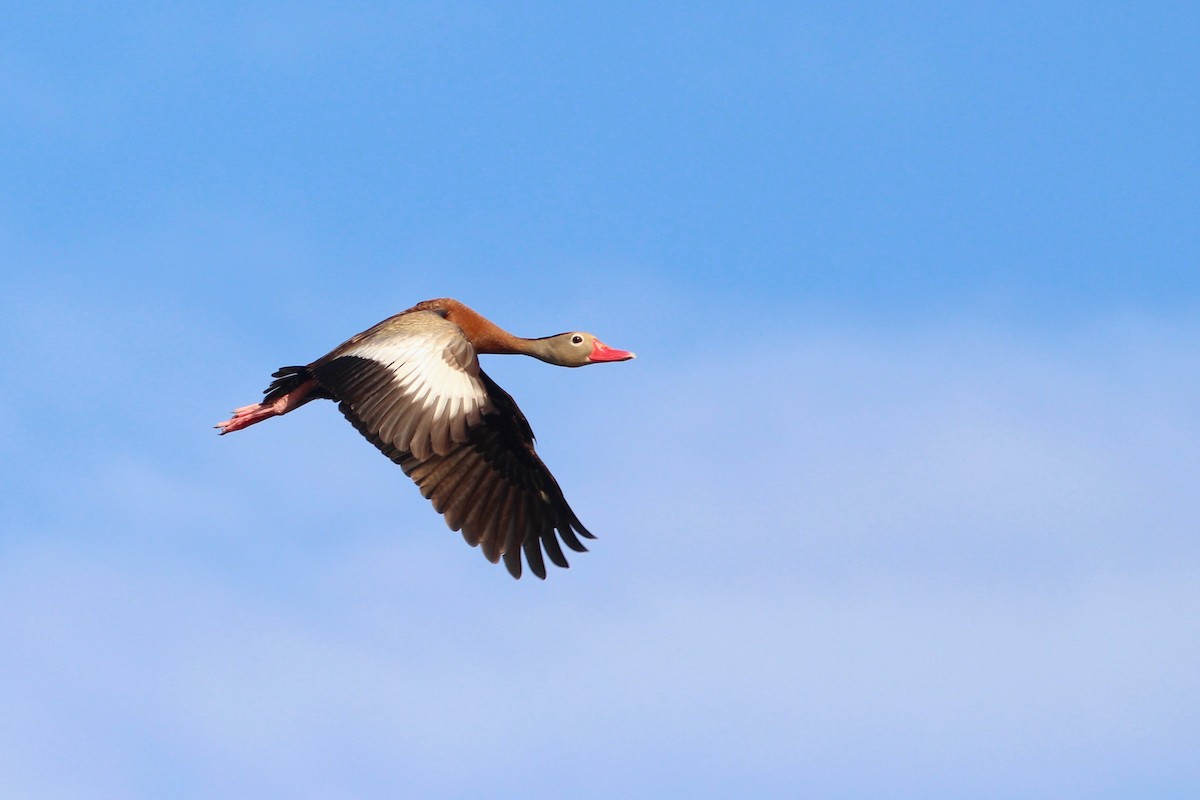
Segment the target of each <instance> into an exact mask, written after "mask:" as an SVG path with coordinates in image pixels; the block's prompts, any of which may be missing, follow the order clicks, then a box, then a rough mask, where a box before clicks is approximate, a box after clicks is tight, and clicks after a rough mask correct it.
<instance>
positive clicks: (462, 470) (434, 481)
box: [217, 298, 634, 578]
mask: <svg viewBox="0 0 1200 800" xmlns="http://www.w3.org/2000/svg"><path fill="white" fill-rule="evenodd" d="M479 353H508V354H522V355H529V356H533V357H534V358H538V359H540V360H542V361H545V362H547V363H550V364H556V365H558V366H564V367H579V366H585V365H587V364H595V363H600V362H604V361H625V360H628V359H630V358H633V357H634V355H633V353H629V352H626V351H624V350H616V349H614V348H611V347H608V346H607V345H604V344H603V343H601V342H600V341H599V340H598V339H596V337H594V336H592V335H591V334H588V333H583V332H571V333H562V334H558V335H557V336H548V337H545V338H541V339H523V338H521V337H518V336H513V335H512V334H510V333H508V332H507V331H504V330H502V329H501V328H499V327H498V326H496V325H495V324H493V323H492V322H489V321H488V320H487V319H485V318H484V317H482V316H480V315H479V314H478V313H476V312H475V311H473V310H471V309H470V308H467V307H466V306H465V305H463V304H462V303H460V302H458V301H457V300H451V299H449V298H442V299H439V300H426V301H425V302H423V303H418V304H417V305H415V306H413V307H412V308H410V309H408V310H407V311H404V312H401V313H400V314H397V315H395V316H393V317H389V318H388V319H385V320H384V321H383V322H380V323H379V324H378V325H375V326H374V327H371V328H368V329H367V330H365V331H363V332H362V333H360V334H358V335H356V336H353V337H351V338H350V339H348V340H347V341H346V342H344V343H342V344H341V345H339V346H338V347H336V348H334V349H333V350H332V351H331V352H329V353H328V354H327V355H324V356H322V357H321V358H319V359H317V360H316V361H314V362H312V363H311V364H308V365H307V366H303V367H284V368H282V369H280V370H279V371H278V372H276V373H275V374H274V375H273V376H272V377H274V378H275V379H276V380H275V381H274V382H273V383H272V384H271V385H270V386H269V387H268V388H267V390H266V393H265V396H264V397H263V400H262V402H261V403H256V404H253V405H249V406H243V407H242V408H239V409H237V410H235V411H234V412H233V416H232V417H231V418H230V419H228V420H226V421H224V422H221V423H219V424H218V425H217V428H218V429H219V430H220V431H221V433H222V434H225V433H231V432H233V431H236V430H241V429H242V428H245V427H248V426H250V425H253V424H255V423H257V422H261V421H262V420H264V419H268V418H270V417H274V416H279V415H281V414H286V413H288V412H289V411H292V410H294V409H296V408H298V407H300V406H301V405H304V404H305V403H307V402H309V401H310V400H317V399H331V400H335V401H337V403H338V408H339V409H341V412H342V413H343V414H344V415H345V416H346V418H347V419H348V420H350V423H351V424H352V425H354V427H355V428H356V429H357V430H358V431H359V433H361V434H362V435H363V436H365V437H366V438H367V440H368V441H370V442H371V443H372V444H373V445H375V446H376V447H378V448H379V450H380V451H381V452H382V453H383V454H384V455H386V456H387V457H388V458H390V459H391V460H392V461H394V462H396V463H397V464H399V465H400V467H401V469H403V470H404V472H405V474H406V475H408V476H409V477H410V478H412V479H413V481H414V482H415V483H416V484H417V486H418V487H419V488H420V490H421V494H423V495H424V496H425V497H426V498H428V499H429V500H431V501H432V502H433V507H434V509H435V510H437V512H438V513H440V514H443V515H445V518H446V523H447V524H448V525H449V526H450V527H451V529H453V530H461V531H462V534H463V538H465V539H466V540H467V542H468V543H469V544H470V545H471V546H472V547H474V546H479V547H480V548H481V549H482V550H483V554H484V555H485V556H487V558H488V560H490V561H492V562H493V563H495V562H497V561H499V560H500V559H501V558H503V559H504V564H505V566H506V567H507V568H508V571H509V572H510V573H511V574H512V576H513V577H514V578H519V577H521V571H522V570H521V553H522V552H524V554H525V561H526V562H527V563H528V565H529V569H530V570H531V571H532V572H533V573H534V574H535V575H537V576H538V577H539V578H545V577H546V566H545V561H544V559H543V552H544V554H545V556H547V557H548V558H549V559H550V561H551V562H552V563H554V564H556V565H558V566H560V567H566V566H567V559H566V557H565V556H564V555H563V551H562V547H561V546H560V545H559V539H561V540H562V542H563V543H564V544H566V545H567V547H569V548H570V549H572V550H575V551H577V552H585V551H586V549H587V548H585V547H584V546H583V543H582V542H581V541H580V540H579V537H580V536H582V537H584V538H588V539H593V538H595V537H594V536H593V535H592V534H591V533H589V532H588V530H587V529H586V528H585V527H584V526H583V524H582V523H581V522H580V521H579V518H578V517H576V516H575V512H573V511H572V510H571V507H570V506H569V505H568V504H567V501H566V498H564V497H563V493H562V490H561V489H560V488H559V486H558V482H557V481H555V480H554V476H553V475H551V474H550V470H548V469H547V468H546V465H545V464H543V463H542V460H541V459H540V458H538V455H537V453H536V452H535V450H534V444H533V430H532V429H531V428H530V427H529V422H528V421H527V420H526V419H525V415H524V414H522V413H521V410H520V409H519V408H518V407H517V404H516V402H515V401H513V399H512V397H510V396H509V394H508V393H507V392H505V391H504V390H503V389H501V388H500V387H499V386H497V385H496V383H495V382H494V381H493V380H492V379H491V378H489V377H488V376H487V374H486V373H484V372H483V370H481V369H480V368H479V359H478V358H477V356H478V354H479Z"/></svg>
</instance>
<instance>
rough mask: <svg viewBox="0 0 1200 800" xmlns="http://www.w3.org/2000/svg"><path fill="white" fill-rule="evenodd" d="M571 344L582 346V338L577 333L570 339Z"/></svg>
mask: <svg viewBox="0 0 1200 800" xmlns="http://www.w3.org/2000/svg"><path fill="white" fill-rule="evenodd" d="M571 344H583V337H582V336H580V335H579V334H578V333H577V334H575V335H574V336H572V337H571Z"/></svg>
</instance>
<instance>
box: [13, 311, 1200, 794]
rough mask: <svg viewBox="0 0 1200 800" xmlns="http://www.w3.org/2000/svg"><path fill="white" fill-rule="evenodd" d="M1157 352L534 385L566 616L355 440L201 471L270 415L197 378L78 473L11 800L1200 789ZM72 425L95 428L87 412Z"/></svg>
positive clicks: (1002, 351) (1187, 368)
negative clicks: (488, 558)
mask: <svg viewBox="0 0 1200 800" xmlns="http://www.w3.org/2000/svg"><path fill="white" fill-rule="evenodd" d="M1147 330H1150V329H1148V328H1146V327H1144V326H1142V327H1135V328H1121V327H1119V326H1118V327H1109V328H1103V329H1098V330H1097V331H1093V332H1091V333H1090V334H1089V335H1088V336H1086V337H1079V339H1077V340H1076V342H1074V343H1072V342H1061V343H1057V344H1054V345H1046V344H1035V343H1028V342H1026V343H1021V342H1016V341H1013V340H1012V339H1011V338H1005V337H1001V336H995V335H983V334H980V333H978V332H977V331H976V332H972V330H971V329H969V328H961V329H955V328H949V327H948V328H947V329H945V330H942V331H939V332H937V333H936V335H935V334H929V335H903V336H897V337H894V338H892V339H891V340H888V341H880V340H877V339H874V338H872V337H869V336H864V335H848V334H845V333H838V334H832V333H830V334H826V335H824V336H821V335H814V334H812V333H811V332H809V333H800V334H797V335H796V340H797V342H799V343H798V344H796V345H795V346H794V347H792V348H790V349H784V348H782V347H778V348H775V347H774V345H772V348H764V347H759V348H758V349H757V352H755V354H753V355H749V356H747V355H743V354H742V353H738V352H731V353H728V354H725V355H724V356H721V355H720V354H713V353H712V352H711V351H710V352H707V353H705V354H704V356H705V360H704V361H703V363H701V362H700V361H699V360H693V361H691V363H681V362H680V360H678V359H676V360H675V361H674V362H671V361H668V360H667V359H666V358H663V357H660V356H659V355H658V353H656V352H655V349H656V348H655V347H654V342H651V343H650V344H651V347H650V349H649V350H646V349H645V348H641V349H642V352H641V356H642V357H641V358H640V359H639V361H637V362H633V364H631V365H622V367H628V369H617V368H611V369H609V370H602V369H599V368H597V369H594V370H590V371H588V370H580V371H572V372H561V373H559V372H551V373H549V374H548V375H547V377H546V378H545V379H543V380H539V381H537V382H536V383H534V382H529V383H526V382H525V381H526V379H525V376H526V375H528V374H536V373H530V372H525V371H524V370H521V369H515V370H511V371H510V370H509V369H508V368H507V367H500V368H499V370H498V374H501V373H507V375H506V377H505V380H504V381H503V382H505V383H506V384H508V388H509V389H510V390H511V391H513V392H514V394H516V396H517V397H518V399H519V400H520V401H521V402H522V405H523V406H524V408H525V410H526V412H527V413H528V414H529V416H530V418H531V419H532V420H533V422H534V426H535V429H537V430H538V432H539V434H540V437H541V440H540V441H541V443H542V445H541V449H542V451H543V454H544V456H545V457H546V459H547V461H548V462H549V463H551V465H552V466H553V467H554V469H555V471H556V472H557V473H558V475H559V477H560V479H561V480H562V482H563V484H564V486H565V488H566V489H567V492H568V496H569V497H570V498H571V499H572V501H573V503H574V504H575V505H576V507H577V510H578V511H579V513H580V514H581V516H582V517H583V519H584V521H585V522H586V523H587V524H589V525H590V526H591V527H593V528H594V529H595V530H596V532H597V533H599V534H600V536H601V538H600V540H599V541H598V542H597V543H596V545H595V547H594V552H593V553H592V554H588V555H580V556H577V557H575V558H574V559H573V563H574V564H575V565H576V568H575V569H572V570H571V571H570V572H568V573H561V572H559V573H557V574H554V575H552V576H551V580H549V581H547V582H546V583H544V584H543V583H535V582H531V581H522V582H521V583H514V582H511V581H510V580H508V579H507V577H506V576H505V575H504V574H503V573H502V571H501V570H499V569H497V568H495V567H492V566H490V565H487V564H486V563H485V562H484V561H483V559H482V558H481V557H480V556H479V555H478V553H475V552H471V551H470V550H469V549H468V548H467V547H466V546H465V545H463V544H461V542H459V541H457V539H458V537H457V534H453V533H451V532H449V531H447V530H445V529H444V527H443V526H442V524H441V522H440V521H438V520H437V519H436V517H435V516H434V515H433V514H432V512H431V511H430V510H429V509H428V508H427V507H426V506H425V504H424V502H423V501H422V500H421V499H420V498H419V496H418V495H417V493H416V492H415V490H413V489H412V487H411V486H409V485H408V484H407V483H406V481H405V479H404V478H403V476H401V475H400V474H399V472H398V471H397V470H395V469H394V468H392V467H391V466H390V465H388V464H387V463H386V462H385V461H383V460H382V459H381V458H379V456H378V455H377V454H375V453H374V452H373V451H372V450H371V448H370V447H369V446H367V445H366V444H364V443H362V442H361V441H359V440H358V439H357V438H356V437H355V436H354V435H353V432H352V431H351V430H350V429H349V427H348V426H346V425H344V423H342V422H341V421H340V420H338V419H337V418H336V416H337V415H336V412H335V411H334V409H333V408H332V407H320V406H316V407H310V408H306V409H304V410H303V411H302V412H299V413H298V414H297V415H296V416H295V417H289V418H287V419H284V420H279V421H275V422H272V423H271V427H268V426H265V425H264V426H262V430H258V429H255V430H252V431H250V432H248V433H243V434H238V435H236V436H233V437H225V438H223V439H218V438H216V437H215V436H211V437H204V438H201V434H200V432H199V431H197V433H196V435H195V436H192V434H191V427H192V423H193V422H194V420H192V419H191V418H192V417H193V416H195V414H196V411H197V409H198V408H200V407H202V406H205V405H206V404H208V403H212V404H213V406H214V411H217V412H219V411H220V410H223V409H224V408H225V407H226V406H228V405H230V404H231V403H236V402H241V401H242V400H243V398H242V397H240V396H239V397H237V398H225V397H218V396H217V395H218V394H219V393H222V392H226V391H228V386H227V385H223V386H220V387H213V386H207V385H205V384H204V382H200V383H199V384H197V383H196V382H194V381H193V380H192V377H193V376H192V375H191V374H190V371H189V369H188V366H187V365H186V364H183V365H181V366H178V367H171V368H169V369H168V370H167V372H166V373H165V374H164V375H163V376H162V377H161V380H162V381H163V384H164V389H166V391H167V395H168V396H171V390H172V387H176V386H178V387H183V386H188V387H191V388H192V391H193V392H194V394H193V395H192V396H191V397H189V398H188V399H187V400H186V401H185V402H181V403H180V404H179V405H178V406H176V407H175V408H177V410H176V411H175V412H174V416H173V417H172V416H171V414H170V413H168V412H165V411H164V412H161V413H160V414H158V415H156V416H153V417H152V418H151V419H150V421H149V424H150V426H151V429H150V430H149V431H148V432H147V434H146V435H145V436H143V437H141V438H139V439H137V441H131V442H127V443H125V444H124V445H122V444H121V443H120V440H112V439H108V440H106V441H107V442H108V444H107V445H106V447H105V448H104V449H103V450H94V451H90V452H89V453H88V457H87V458H86V459H82V460H79V461H77V468H76V469H75V470H74V471H73V472H72V473H71V475H72V480H73V481H74V482H75V483H76V484H77V485H78V490H77V492H76V493H75V494H74V495H73V497H75V498H77V501H76V502H77V504H78V507H77V508H75V509H74V510H72V511H71V513H66V512H63V513H61V514H57V515H52V516H50V517H47V518H46V519H47V520H48V521H47V522H46V524H45V526H44V527H43V528H41V529H37V530H32V529H31V530H25V531H23V532H20V533H18V534H17V535H14V536H13V537H12V538H11V539H10V544H9V546H8V548H7V549H6V551H5V552H4V554H3V560H2V561H0V609H3V611H2V612H0V637H3V639H4V640H5V641H6V642H8V643H9V645H10V648H11V651H12V652H13V653H17V654H19V658H15V659H7V660H6V661H5V663H4V664H3V665H2V666H0V687H3V688H2V689H0V701H2V704H3V705H4V707H5V708H6V709H10V712H9V713H6V716H5V719H4V720H3V721H0V743H3V747H2V748H0V750H4V751H5V752H7V753H9V754H12V755H9V756H8V757H7V758H5V759H0V782H2V783H4V784H5V785H7V786H16V787H27V788H29V790H30V791H31V792H32V793H33V794H37V795H38V796H49V797H54V796H61V797H74V796H106V795H110V796H161V795H162V794H163V787H164V786H165V787H169V788H170V790H171V793H172V794H174V795H176V796H183V797H186V796H197V797H199V796H213V795H214V794H218V795H246V794H254V795H256V796H267V797H271V796H280V797H284V796H286V797H337V796H343V795H344V796H392V795H395V794H397V793H399V794H406V793H407V794H419V795H421V796H431V797H438V796H460V795H463V794H468V793H472V794H481V793H483V794H488V795H489V796H506V795H516V794H522V795H523V796H545V795H548V794H555V795H556V796H557V795H560V794H561V792H562V789H563V787H570V788H571V790H572V791H571V793H572V795H573V796H580V797H601V796H604V797H611V796H614V795H622V796H661V795H662V794H664V793H672V792H674V793H680V792H683V793H687V794H689V795H696V796H729V795H730V794H731V793H735V792H738V791H743V790H746V789H747V788H749V789H752V790H753V793H754V794H755V795H756V796H785V795H786V796H794V795H795V793H796V792H797V791H804V790H807V791H813V792H817V793H823V794H837V795H839V796H864V797H865V796H879V795H880V794H881V793H888V794H891V795H896V794H899V795H905V794H909V795H921V796H930V795H935V796H936V795H939V794H940V795H955V796H962V795H963V794H968V793H971V794H974V793H978V790H979V787H980V786H981V785H983V786H986V787H988V791H990V793H991V794H993V795H995V796H1018V795H1022V796H1023V795H1027V794H1028V793H1029V792H1030V791H1034V790H1035V787H1036V791H1042V790H1049V791H1051V792H1052V793H1055V794H1056V795H1059V796H1081V797H1082V796H1094V795H1096V794H1104V793H1109V794H1117V793H1120V792H1121V791H1122V787H1127V786H1151V787H1165V789H1164V790H1166V789H1170V788H1171V787H1174V786H1179V787H1186V786H1192V787H1194V786H1196V785H1197V784H1198V783H1200V774H1198V773H1197V770H1196V768H1195V767H1194V765H1193V764H1192V761H1193V760H1194V759H1193V758H1192V755H1193V754H1194V752H1195V749H1196V745H1197V744H1198V739H1200V734H1198V731H1197V729H1196V726H1195V723H1194V714H1192V713H1191V711H1192V710H1194V704H1193V703H1192V702H1191V701H1192V700H1194V698H1195V695H1196V691H1197V687H1198V685H1200V684H1198V683H1197V678H1196V677H1195V676H1196V675H1200V648H1197V647H1196V645H1195V642H1196V641H1197V640H1198V637H1197V634H1198V633H1200V631H1198V630H1197V622H1196V620H1197V619H1200V613H1198V612H1200V590H1198V589H1197V586H1196V584H1195V581H1194V580H1193V579H1192V577H1191V576H1192V575H1194V574H1195V570H1196V568H1197V566H1200V544H1197V542H1196V541H1195V538H1194V535H1193V534H1194V530H1195V522H1196V520H1197V518H1198V516H1200V515H1198V514H1197V510H1198V509H1197V501H1196V500H1195V499H1194V498H1193V494H1194V493H1193V492H1192V491H1191V487H1193V486H1194V485H1195V483H1196V478H1197V477H1200V476H1197V469H1198V467H1197V465H1196V463H1195V462H1194V459H1192V457H1191V454H1192V453H1194V452H1196V445H1197V444H1198V443H1200V441H1198V440H1200V423H1197V421H1196V419H1195V415H1194V414H1193V413H1191V409H1192V406H1193V405H1194V404H1193V403H1192V401H1191V400H1190V399H1189V398H1195V397H1196V396H1197V394H1198V392H1197V391H1196V390H1197V379H1196V378H1195V377H1194V376H1195V375H1196V374H1198V373H1197V372H1196V370H1195V369H1194V367H1195V365H1196V361H1197V355H1198V354H1197V352H1196V350H1195V348H1194V347H1192V346H1191V345H1188V344H1187V342H1189V341H1195V339H1194V338H1189V337H1188V336H1184V335H1181V334H1180V332H1179V331H1171V330H1167V329H1161V330H1158V331H1153V330H1150V332H1149V333H1147ZM1081 342H1086V345H1087V346H1086V347H1084V346H1081V344H1080V343H1081ZM629 344H630V345H631V346H633V345H638V343H629ZM222 346H223V345H222V344H221V343H215V344H212V345H211V347H213V348H220V347H222ZM638 346H639V347H641V345H638ZM660 350H661V348H660ZM199 356H200V357H201V358H203V357H204V354H203V353H201V354H199ZM509 363H511V362H509ZM535 366H536V365H535ZM135 371H136V370H135ZM543 374H546V371H545V370H544V369H543ZM551 375H552V376H554V378H553V379H552V378H551V377H550V376H551ZM559 377H561V380H559V379H557V378H559ZM513 381H515V382H516V383H515V384H514V383H512V382H513ZM522 384H524V385H522ZM115 402H118V400H117V399H116V398H115V396H110V395H107V394H105V395H104V396H102V397H100V398H99V399H98V401H97V405H96V407H99V408H102V409H110V408H111V404H112V403H115ZM563 409H569V413H563ZM64 413H65V414H67V416H68V418H67V419H66V420H60V421H61V422H62V423H63V424H64V426H65V427H66V428H67V429H68V430H70V429H71V425H72V424H74V425H75V426H76V428H78V426H79V425H82V424H85V423H86V420H87V419H88V414H89V413H91V411H89V409H86V408H83V409H78V410H75V411H72V408H71V407H70V406H67V407H66V408H65V410H64ZM72 413H74V414H76V416H75V417H74V418H72V417H71V414H72ZM106 413H108V412H107V411H106ZM581 420H584V421H587V424H583V425H581V424H580V421H581ZM206 422H207V421H206ZM155 432H159V434H160V435H158V436H157V437H156V436H155V435H154V434H155ZM205 433H206V431H205ZM50 435H62V436H66V435H67V434H54V433H53V432H51V434H50ZM156 441H157V442H158V443H157V444H155V442H156ZM49 444H55V442H50V443H49ZM29 480H31V479H30V478H29V476H26V481H29ZM32 480H33V483H29V482H27V483H25V484H21V486H20V487H19V488H21V491H23V492H25V493H26V494H27V495H31V496H40V495H41V493H44V492H51V493H52V492H53V491H55V487H53V486H50V485H46V486H42V487H40V488H39V487H38V486H37V485H36V476H33V478H32ZM68 754H70V757H71V758H73V759H75V763H77V764H78V765H79V766H78V768H77V769H75V770H74V771H62V770H55V769H54V768H53V765H54V764H56V763H60V762H61V761H62V760H63V759H65V758H67V757H68ZM147 776H148V777H147Z"/></svg>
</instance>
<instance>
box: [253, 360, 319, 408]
mask: <svg viewBox="0 0 1200 800" xmlns="http://www.w3.org/2000/svg"><path fill="white" fill-rule="evenodd" d="M271 377H272V378H274V379H275V380H274V381H272V382H271V385H270V386H268V387H267V389H266V391H264V392H263V399H262V402H263V405H270V404H271V403H274V402H275V401H276V400H278V399H279V398H281V397H283V396H284V395H288V394H291V393H292V392H294V391H295V390H296V389H299V388H300V386H301V385H302V384H304V383H306V382H308V381H311V380H312V379H313V376H312V373H311V372H309V371H308V367H280V368H279V369H278V370H276V371H275V373H274V374H272V375H271Z"/></svg>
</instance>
